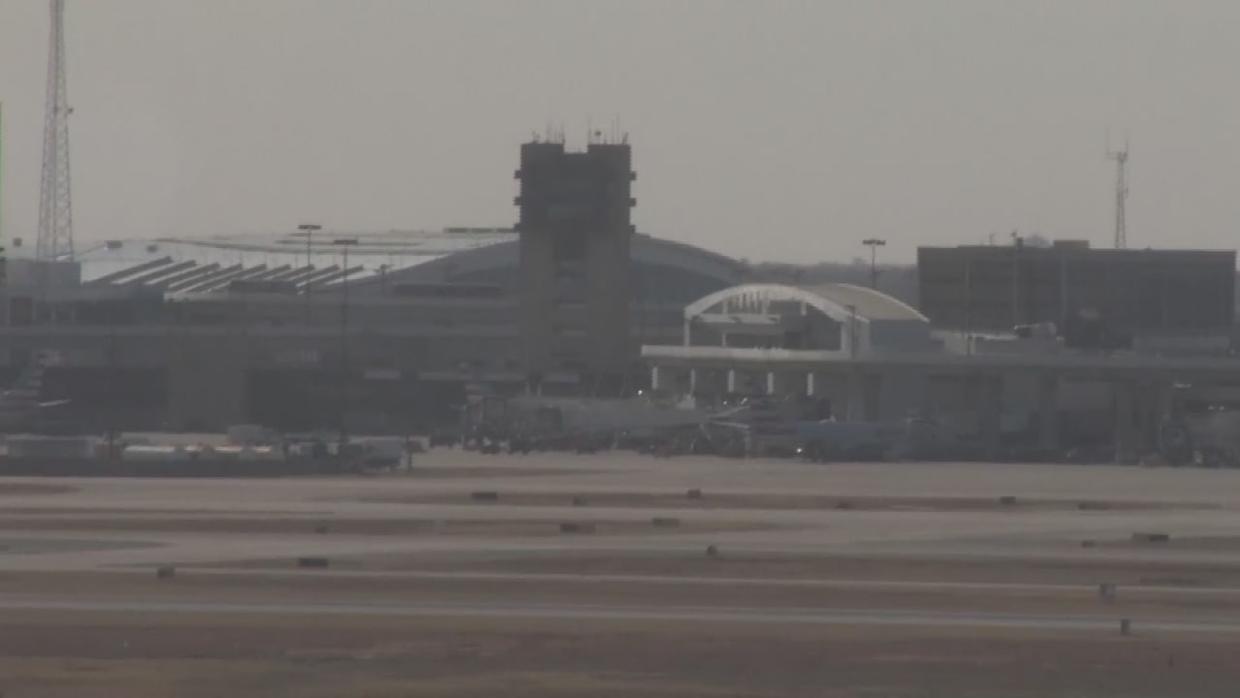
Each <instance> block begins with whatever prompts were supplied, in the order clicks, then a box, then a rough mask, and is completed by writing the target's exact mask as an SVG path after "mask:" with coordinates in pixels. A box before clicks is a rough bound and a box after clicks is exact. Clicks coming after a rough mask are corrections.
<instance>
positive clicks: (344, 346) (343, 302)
mask: <svg viewBox="0 0 1240 698" xmlns="http://www.w3.org/2000/svg"><path fill="white" fill-rule="evenodd" d="M356 244H357V238H341V239H339V240H332V245H333V246H338V247H340V248H341V250H342V252H343V254H344V281H343V284H344V285H343V287H342V288H341V294H340V423H339V424H338V426H339V428H340V448H339V451H338V453H339V455H340V456H343V455H344V453H343V451H344V446H345V444H346V443H348V442H349V432H348V429H347V426H346V423H345V422H346V420H347V419H348V414H349V248H350V247H353V246H354V245H356Z"/></svg>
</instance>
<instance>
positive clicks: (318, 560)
mask: <svg viewBox="0 0 1240 698" xmlns="http://www.w3.org/2000/svg"><path fill="white" fill-rule="evenodd" d="M297 566H298V567H307V568H323V567H329V566H330V563H329V562H328V560H327V558H325V557H299V558H297Z"/></svg>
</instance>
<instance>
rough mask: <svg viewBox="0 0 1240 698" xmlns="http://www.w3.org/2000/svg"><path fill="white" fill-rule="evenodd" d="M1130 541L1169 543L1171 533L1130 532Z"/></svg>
mask: <svg viewBox="0 0 1240 698" xmlns="http://www.w3.org/2000/svg"><path fill="white" fill-rule="evenodd" d="M1132 542H1134V543H1170V542H1171V534H1169V533H1134V534H1132Z"/></svg>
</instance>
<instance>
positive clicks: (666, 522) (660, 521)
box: [650, 516, 680, 528]
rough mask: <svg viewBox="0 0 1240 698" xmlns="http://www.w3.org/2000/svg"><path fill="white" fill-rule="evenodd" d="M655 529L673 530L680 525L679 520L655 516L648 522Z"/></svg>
mask: <svg viewBox="0 0 1240 698" xmlns="http://www.w3.org/2000/svg"><path fill="white" fill-rule="evenodd" d="M650 523H651V525H653V526H654V527H655V528H674V527H676V526H679V525H680V519H677V518H675V517H672V516H656V517H654V518H653V519H651V520H650Z"/></svg>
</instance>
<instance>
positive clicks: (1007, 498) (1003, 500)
mask: <svg viewBox="0 0 1240 698" xmlns="http://www.w3.org/2000/svg"><path fill="white" fill-rule="evenodd" d="M999 503H1000V504H1002V505H1003V506H1005V507H1010V506H1013V505H1015V504H1016V497H1013V496H1012V495H1010V494H1005V495H1003V496H1002V497H1000V498H999Z"/></svg>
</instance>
